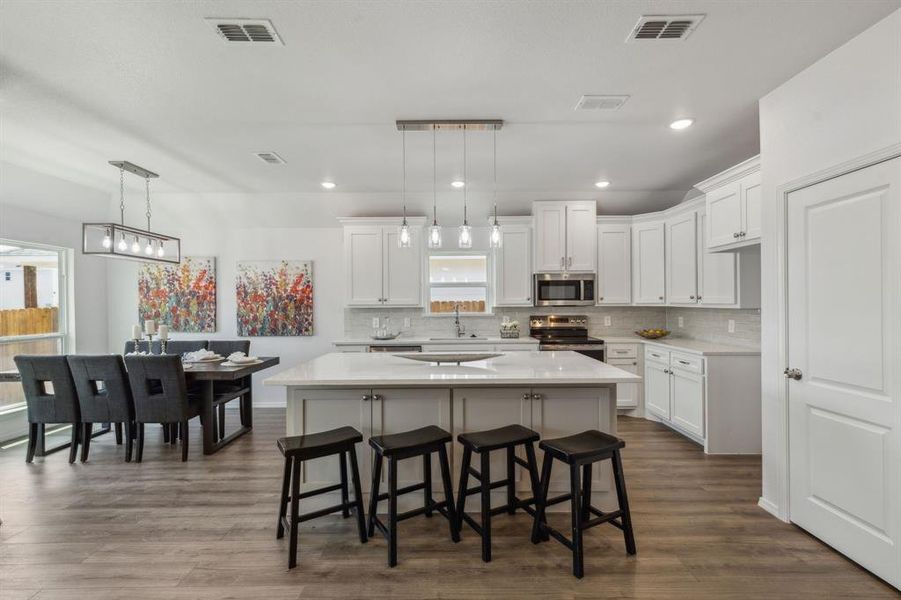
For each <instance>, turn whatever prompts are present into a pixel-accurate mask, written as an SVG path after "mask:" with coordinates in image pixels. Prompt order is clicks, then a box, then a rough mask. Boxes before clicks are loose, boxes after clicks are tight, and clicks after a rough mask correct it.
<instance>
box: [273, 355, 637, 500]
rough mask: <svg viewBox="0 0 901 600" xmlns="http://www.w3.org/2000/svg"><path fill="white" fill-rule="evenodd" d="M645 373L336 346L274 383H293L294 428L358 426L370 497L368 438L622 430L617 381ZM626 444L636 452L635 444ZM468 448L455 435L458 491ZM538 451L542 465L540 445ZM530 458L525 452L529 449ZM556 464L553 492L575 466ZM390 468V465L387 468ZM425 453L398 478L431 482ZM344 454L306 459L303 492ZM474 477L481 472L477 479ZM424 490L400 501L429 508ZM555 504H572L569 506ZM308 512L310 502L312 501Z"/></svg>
mask: <svg viewBox="0 0 901 600" xmlns="http://www.w3.org/2000/svg"><path fill="white" fill-rule="evenodd" d="M637 380H638V377H637V376H635V375H632V374H631V373H627V372H625V371H622V370H620V369H617V368H615V367H612V366H609V365H606V364H604V363H600V362H598V361H594V360H592V359H589V358H586V357H584V356H581V355H579V354H576V353H573V352H516V353H510V354H508V355H504V356H501V357H497V358H494V359H490V360H486V361H479V362H476V363H467V364H465V365H460V366H457V365H442V366H437V365H434V364H431V365H430V364H423V363H415V362H412V361H407V360H405V359H402V358H399V357H395V356H392V355H389V354H342V353H335V354H328V355H325V356H321V357H319V358H316V359H314V360H312V361H310V362H308V363H304V364H303V365H300V366H298V367H296V368H294V369H290V370H288V371H284V372H282V373H280V374H278V375H276V376H274V377H272V378H270V379H268V380H266V384H267V385H285V386H286V388H287V407H288V410H287V434H288V435H302V434H308V433H315V432H318V431H324V430H328V429H333V428H336V427H342V426H345V425H350V426H352V427H355V428H356V429H358V430H359V431H360V432H361V433H362V434H363V438H364V440H363V443H362V444H359V445H358V446H357V459H358V460H357V462H358V463H359V466H360V478H361V480H362V482H363V489H364V496H366V497H365V498H364V501H365V502H368V490H369V487H370V479H371V473H372V452H371V450H370V447H369V444H368V439H369V438H370V437H371V436H375V435H384V434H391V433H399V432H402V431H408V430H410V429H416V428H418V427H424V426H426V425H437V426H438V427H441V428H443V429H446V430H447V431H449V432H451V433H452V434H453V436H454V439H455V440H456V437H457V435H458V434H460V433H463V432H466V431H479V430H485V429H493V428H496V427H502V426H504V425H510V424H514V423H515V424H520V425H523V426H525V427H529V428H531V429H534V430H535V431H537V432H538V433H539V434H541V437H542V438H555V437H562V436H565V435H570V434H573V433H579V432H581V431H585V430H587V429H597V430H600V431H603V432H606V433H610V434H614V435H615V433H616V400H615V398H616V384H617V383H633V382H635V381H637ZM625 452H628V447H627V448H626V450H625ZM462 454H463V452H462V448H461V447H460V445H459V444H458V443H457V442H456V441H455V442H454V443H453V444H452V446H451V449H450V453H449V456H450V460H451V465H452V472H453V478H454V489H456V487H457V481H458V477H459V472H460V464H459V463H460V459H461V457H462ZM493 454H494V455H493V456H492V461H491V476H492V479H493V480H495V481H497V480H500V479H503V478H505V477H506V461H505V457H504V453H502V452H495V453H493ZM538 454H539V457H538V458H539V464H540V461H541V456H540V455H541V452H540V451H538ZM523 458H524V457H523ZM435 461H436V462H435V464H434V465H433V467H432V474H433V480H434V481H433V486H432V487H433V495H434V497H435V498H437V499H441V498H442V497H443V495H442V493H441V491H442V490H443V487H442V485H441V482H440V469H439V468H438V465H437V459H435ZM561 467H562V465H560V464H559V463H557V464H556V465H555V470H554V472H553V474H552V478H551V490H550V493H551V495H557V494H560V493H566V492H568V490H569V474H568V472H567V471H566V469H564V468H561ZM516 471H517V472H516V479H517V490H518V495H519V497H520V498H527V497H530V496H531V489H530V487H529V478H528V474H527V473H526V472H525V471H524V470H523V469H521V468H518V467H517V469H516ZM382 472H383V473H385V472H386V471H385V470H383V471H382ZM422 473H423V465H422V461H421V460H420V459H418V458H414V459H408V460H404V461H401V463H400V468H399V471H398V485H399V486H405V485H410V484H414V483H419V482H421V481H422ZM338 474H339V469H338V459H337V457H327V458H323V459H317V460H313V461H308V462H306V463H304V465H303V468H302V474H301V483H302V486H303V487H304V490H305V491H306V490H310V489H315V488H318V487H324V486H327V485H332V484H334V483H336V482H337V481H338ZM611 477H612V475H611V472H610V467H609V465H608V464H606V463H598V466H597V467H596V468H595V469H594V472H593V478H592V479H593V481H592V492H593V498H592V500H593V504H594V505H596V506H599V507H601V508H602V509H610V508H613V507H615V506H616V499H615V494H611V493H610V492H611V490H612V478H611ZM473 485H475V480H472V481H471V483H470V487H472V486H473ZM494 494H495V495H494V497H493V498H492V504H493V505H494V506H499V505H501V504H504V503H505V502H506V496H505V492H504V491H503V490H502V489H499V490H496V491H495V492H494ZM335 501H336V496H332V497H329V495H323V496H320V497H316V498H313V499H310V500H309V509H310V510H315V509H316V508H319V507H324V506H327V505H329V504H334V503H335ZM422 502H423V497H422V495H420V494H418V493H413V494H408V495H406V496H403V497H401V503H400V508H401V510H407V509H410V508H415V507H417V506H422ZM478 509H479V499H478V496H477V495H476V496H470V497H469V498H468V499H467V512H469V511H477V510H478ZM552 509H556V510H559V511H568V510H569V508H568V505H566V504H565V503H564V504H559V505H556V506H554V507H552ZM305 510H306V509H305Z"/></svg>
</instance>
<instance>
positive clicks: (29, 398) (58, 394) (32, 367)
mask: <svg viewBox="0 0 901 600" xmlns="http://www.w3.org/2000/svg"><path fill="white" fill-rule="evenodd" d="M13 360H15V362H16V368H17V369H18V370H19V374H20V375H21V377H22V389H23V391H24V392H25V404H26V407H27V414H28V422H29V423H78V422H79V417H80V415H79V411H78V396H77V395H76V391H75V382H74V381H73V380H72V373H71V372H70V371H69V363H68V362H67V361H66V357H65V356H62V355H58V356H16V357H15V358H14V359H13ZM48 384H49V385H48Z"/></svg>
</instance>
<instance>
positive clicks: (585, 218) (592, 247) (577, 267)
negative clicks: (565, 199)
mask: <svg viewBox="0 0 901 600" xmlns="http://www.w3.org/2000/svg"><path fill="white" fill-rule="evenodd" d="M597 223H598V219H597V203H596V202H593V201H591V202H571V203H568V204H567V206H566V269H567V270H569V271H594V270H595V268H596V266H597V263H596V261H597V242H598V238H597Z"/></svg>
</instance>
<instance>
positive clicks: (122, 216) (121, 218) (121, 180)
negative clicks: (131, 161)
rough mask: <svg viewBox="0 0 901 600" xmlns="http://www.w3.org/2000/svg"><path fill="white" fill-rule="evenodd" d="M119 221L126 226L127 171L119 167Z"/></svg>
mask: <svg viewBox="0 0 901 600" xmlns="http://www.w3.org/2000/svg"><path fill="white" fill-rule="evenodd" d="M119 221H120V223H122V225H125V169H123V168H122V167H119Z"/></svg>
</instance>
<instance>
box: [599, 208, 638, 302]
mask: <svg viewBox="0 0 901 600" xmlns="http://www.w3.org/2000/svg"><path fill="white" fill-rule="evenodd" d="M598 221H599V223H598V227H597V235H598V276H597V290H598V292H597V294H598V298H597V301H598V304H630V303H631V302H632V226H631V225H630V224H629V223H605V222H602V221H603V217H602V218H601V219H598Z"/></svg>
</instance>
